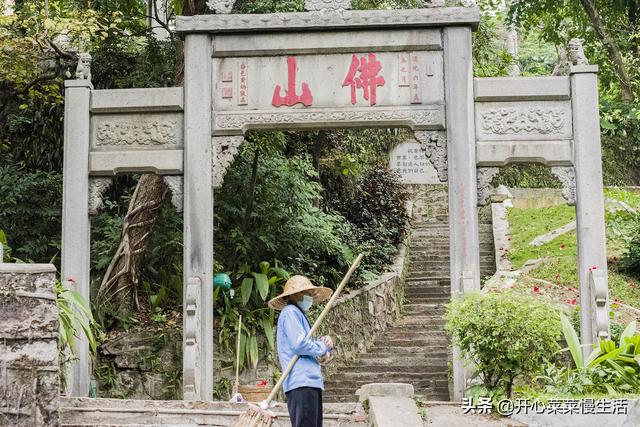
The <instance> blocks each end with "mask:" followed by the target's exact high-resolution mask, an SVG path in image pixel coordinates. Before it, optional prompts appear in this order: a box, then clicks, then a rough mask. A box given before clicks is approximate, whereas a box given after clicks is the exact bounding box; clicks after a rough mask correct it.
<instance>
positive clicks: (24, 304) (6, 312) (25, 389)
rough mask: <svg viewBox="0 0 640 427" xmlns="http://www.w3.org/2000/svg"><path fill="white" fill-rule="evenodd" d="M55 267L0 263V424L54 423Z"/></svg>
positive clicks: (56, 394) (57, 379)
mask: <svg viewBox="0 0 640 427" xmlns="http://www.w3.org/2000/svg"><path fill="white" fill-rule="evenodd" d="M55 280H56V270H55V267H54V266H53V265H51V264H2V263H0V410H1V412H0V425H11V426H34V425H37V426H58V425H59V424H60V419H59V415H58V407H59V388H60V374H59V366H58V310H57V307H56V293H55Z"/></svg>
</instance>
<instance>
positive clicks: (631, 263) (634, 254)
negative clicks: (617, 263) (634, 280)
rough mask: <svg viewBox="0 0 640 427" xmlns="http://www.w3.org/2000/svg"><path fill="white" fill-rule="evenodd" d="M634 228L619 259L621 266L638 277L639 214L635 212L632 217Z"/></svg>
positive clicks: (639, 276) (639, 270) (639, 252)
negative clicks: (633, 217)
mask: <svg viewBox="0 0 640 427" xmlns="http://www.w3.org/2000/svg"><path fill="white" fill-rule="evenodd" d="M634 222H635V225H632V227H633V228H635V229H634V230H633V231H632V234H631V237H630V238H629V239H628V240H627V251H626V252H625V254H624V255H623V257H622V259H621V261H622V262H621V264H622V268H623V269H624V270H625V271H627V272H629V273H631V274H633V275H635V276H636V277H638V278H640V215H639V214H636V215H635V219H634Z"/></svg>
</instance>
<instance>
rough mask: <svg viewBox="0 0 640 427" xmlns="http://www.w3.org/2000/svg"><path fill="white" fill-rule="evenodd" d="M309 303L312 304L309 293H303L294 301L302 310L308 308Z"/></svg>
mask: <svg viewBox="0 0 640 427" xmlns="http://www.w3.org/2000/svg"><path fill="white" fill-rule="evenodd" d="M311 304H313V297H310V296H309V295H303V296H302V299H301V300H300V301H298V302H297V303H296V305H297V306H298V307H300V310H302V311H307V310H309V308H311Z"/></svg>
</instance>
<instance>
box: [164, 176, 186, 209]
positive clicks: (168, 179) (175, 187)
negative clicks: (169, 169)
mask: <svg viewBox="0 0 640 427" xmlns="http://www.w3.org/2000/svg"><path fill="white" fill-rule="evenodd" d="M163 180H164V183H165V184H167V187H169V190H171V204H172V205H173V206H174V207H175V208H176V211H178V212H182V209H183V206H184V180H183V179H182V176H181V175H167V176H165V177H164V178H163Z"/></svg>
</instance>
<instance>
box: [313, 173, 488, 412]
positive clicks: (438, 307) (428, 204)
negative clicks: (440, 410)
mask: <svg viewBox="0 0 640 427" xmlns="http://www.w3.org/2000/svg"><path fill="white" fill-rule="evenodd" d="M417 191H418V193H417V197H416V200H415V204H414V218H413V236H412V242H411V249H410V255H409V275H408V277H407V282H406V285H405V299H406V301H405V305H404V317H403V318H402V319H400V320H398V321H397V322H395V323H394V324H393V325H391V326H389V327H388V328H387V330H386V331H384V333H382V334H381V336H379V337H378V338H377V339H376V340H375V342H374V344H373V345H372V347H370V348H369V350H368V351H367V352H366V353H363V354H361V355H360V357H358V358H357V359H356V360H355V361H353V362H351V363H348V364H347V365H345V366H342V367H340V368H339V369H338V371H337V372H336V373H335V374H334V375H332V376H331V377H330V378H328V379H327V381H326V384H325V394H324V399H325V400H326V401H327V402H349V401H355V400H356V399H357V397H356V396H355V395H354V393H355V391H356V390H357V389H358V388H359V387H360V386H362V385H364V384H368V383H384V382H400V383H409V384H412V385H413V387H414V389H415V393H416V394H417V395H421V396H423V397H424V398H425V399H426V400H438V401H446V400H449V380H448V361H449V359H450V357H451V355H450V351H449V349H448V342H447V337H446V335H445V332H444V324H445V321H444V319H443V318H442V316H443V314H444V312H445V311H444V310H445V309H444V304H446V303H448V302H449V299H450V286H451V283H450V275H449V222H448V198H447V187H446V186H442V185H431V186H424V187H421V188H420V189H418V190H417ZM480 241H481V247H480V256H481V274H482V276H486V275H491V274H493V272H494V271H495V260H494V251H493V235H492V231H491V224H490V223H481V225H480Z"/></svg>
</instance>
